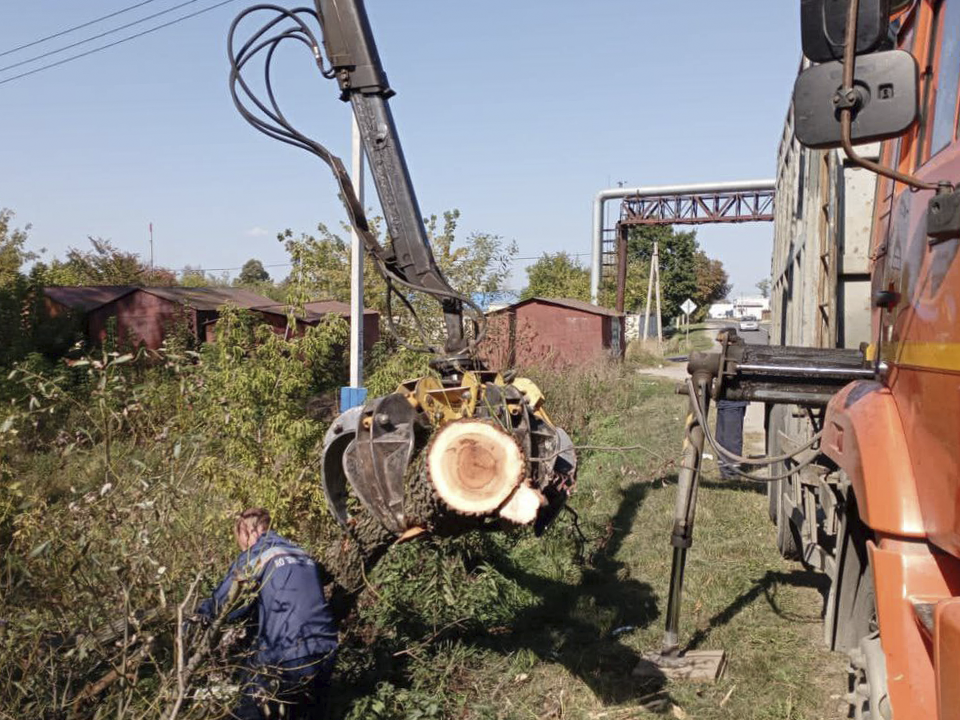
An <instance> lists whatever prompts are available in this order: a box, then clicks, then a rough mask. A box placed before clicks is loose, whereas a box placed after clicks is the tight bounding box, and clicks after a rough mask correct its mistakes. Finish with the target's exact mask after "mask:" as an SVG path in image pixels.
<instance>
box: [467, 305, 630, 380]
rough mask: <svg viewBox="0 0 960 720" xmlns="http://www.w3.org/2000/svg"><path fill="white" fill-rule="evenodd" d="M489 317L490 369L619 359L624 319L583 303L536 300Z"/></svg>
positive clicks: (608, 311) (488, 349) (501, 310)
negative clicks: (610, 358) (609, 358)
mask: <svg viewBox="0 0 960 720" xmlns="http://www.w3.org/2000/svg"><path fill="white" fill-rule="evenodd" d="M487 318H488V329H487V333H488V335H487V340H486V341H485V343H484V345H485V355H486V360H487V362H488V363H489V364H490V366H491V368H497V369H499V368H508V367H521V368H522V367H529V366H531V365H539V366H548V367H555V368H556V367H565V366H571V365H583V364H585V363H590V362H594V361H596V360H599V359H602V358H608V357H615V358H620V357H622V356H623V315H620V314H619V313H617V312H616V311H615V310H610V309H609V308H604V307H599V306H597V305H591V304H590V303H587V302H583V301H582V300H570V299H565V298H541V297H535V298H530V299H528V300H524V301H522V302H519V303H515V304H513V305H508V306H507V307H505V308H501V309H499V310H495V311H493V312H490V313H488V314H487Z"/></svg>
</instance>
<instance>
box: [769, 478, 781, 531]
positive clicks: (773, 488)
mask: <svg viewBox="0 0 960 720" xmlns="http://www.w3.org/2000/svg"><path fill="white" fill-rule="evenodd" d="M781 482H782V481H781V480H777V481H775V482H768V483H767V514H768V515H769V516H770V522H772V523H773V524H776V523H777V505H778V504H779V500H780V483H781Z"/></svg>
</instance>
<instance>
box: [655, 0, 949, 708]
mask: <svg viewBox="0 0 960 720" xmlns="http://www.w3.org/2000/svg"><path fill="white" fill-rule="evenodd" d="M800 5H801V20H802V30H803V33H802V34H803V47H804V56H805V57H804V61H803V64H802V67H801V73H800V75H799V77H798V79H797V83H796V86H795V90H794V96H793V102H792V104H791V108H790V112H789V113H788V116H787V123H786V126H785V131H784V135H783V140H782V143H781V147H780V153H779V158H778V181H777V196H776V231H775V241H774V252H773V262H772V270H773V272H772V290H771V327H770V339H771V344H770V346H769V347H758V346H748V345H744V344H743V343H742V342H740V341H739V340H738V338H737V337H736V334H735V333H730V336H729V337H728V338H727V339H726V340H725V341H724V342H723V343H722V346H721V351H720V353H719V354H717V353H711V354H699V353H694V354H692V355H691V358H690V364H689V368H688V369H689V371H690V374H691V377H690V379H689V380H688V382H687V384H686V389H687V394H688V395H689V397H690V401H691V402H690V405H691V413H690V417H689V418H688V423H687V442H686V443H685V445H684V461H683V467H682V470H681V477H680V482H679V491H678V502H677V513H676V516H675V523H674V533H673V545H674V572H673V581H672V583H671V593H670V608H669V609H668V613H667V633H666V637H665V641H664V653H663V655H664V656H665V657H669V656H670V655H671V652H672V653H673V654H674V655H675V654H676V650H675V648H676V646H677V642H676V641H677V632H678V625H677V621H678V617H679V599H680V594H681V589H682V580H683V564H684V562H685V554H686V551H687V548H689V547H690V543H691V538H692V527H693V517H694V510H695V503H696V485H697V482H698V479H699V472H700V462H701V459H702V451H703V449H704V447H705V445H706V444H707V442H709V443H710V445H711V446H712V448H713V450H714V451H717V452H719V453H720V454H721V455H726V457H727V459H728V460H730V461H735V462H737V463H740V464H739V471H740V472H741V474H743V475H744V476H746V477H748V478H752V479H755V480H762V481H766V482H767V487H768V491H769V492H768V495H769V499H770V516H771V519H772V520H773V521H774V522H775V523H776V525H777V544H778V546H779V548H780V551H781V552H782V553H783V554H784V556H785V557H789V558H794V559H797V560H800V561H801V562H803V563H804V564H805V565H807V566H808V567H812V568H815V569H817V570H820V571H822V572H824V573H826V574H827V575H828V576H829V578H830V580H831V586H830V592H829V596H828V598H827V601H826V609H825V637H826V641H827V643H828V644H829V646H830V647H831V648H833V649H835V650H838V651H843V652H848V653H849V655H850V661H851V662H850V680H849V682H850V686H849V688H848V689H849V694H848V696H847V698H848V700H849V702H850V717H855V718H871V719H872V720H879V719H881V718H883V719H886V720H889V719H890V718H896V719H897V720H905V719H910V720H914V719H916V720H920V719H923V720H926V719H931V720H960V258H958V248H960V191H958V188H957V184H958V182H960V141H958V129H960V0H912V1H910V0H906V1H904V0H801V3H800ZM719 399H732V400H750V401H757V402H763V403H765V405H766V408H767V451H768V452H767V457H766V458H762V459H753V458H742V457H736V456H733V455H731V454H730V453H729V452H725V449H724V448H720V447H718V446H717V444H716V441H715V438H714V437H712V435H711V433H710V429H709V427H708V426H707V423H706V418H707V417H708V415H707V410H708V406H709V403H710V401H711V400H719Z"/></svg>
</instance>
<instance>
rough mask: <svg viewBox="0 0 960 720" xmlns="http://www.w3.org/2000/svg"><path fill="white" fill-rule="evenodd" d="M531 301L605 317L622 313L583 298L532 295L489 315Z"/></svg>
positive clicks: (619, 315)
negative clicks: (593, 303) (592, 303)
mask: <svg viewBox="0 0 960 720" xmlns="http://www.w3.org/2000/svg"><path fill="white" fill-rule="evenodd" d="M531 303H543V304H545V305H556V306H558V307H565V308H569V309H571V310H579V311H580V312H585V313H590V314H592V315H604V316H607V317H622V316H623V314H622V313H618V312H617V311H616V310H611V309H610V308H605V307H600V306H599V305H591V304H590V303H588V302H585V301H583V300H574V299H572V298H545V297H532V298H527V299H526V300H521V301H520V302H518V303H514V304H513V305H507V306H506V307H503V308H499V309H498V310H491V311H490V313H488V314H490V315H495V314H496V313H502V312H505V311H507V310H514V309H516V308H518V307H522V306H524V305H529V304H531Z"/></svg>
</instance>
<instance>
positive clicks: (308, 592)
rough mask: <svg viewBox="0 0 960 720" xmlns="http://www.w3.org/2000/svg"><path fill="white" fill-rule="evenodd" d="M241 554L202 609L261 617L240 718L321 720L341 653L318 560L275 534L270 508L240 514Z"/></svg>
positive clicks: (232, 617) (239, 617)
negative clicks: (337, 656) (338, 651)
mask: <svg viewBox="0 0 960 720" xmlns="http://www.w3.org/2000/svg"><path fill="white" fill-rule="evenodd" d="M234 532H235V537H236V540H237V544H238V545H239V546H240V550H241V552H240V556H239V557H238V558H237V559H236V561H235V562H234V563H233V565H231V566H230V570H229V571H228V572H227V576H226V577H225V578H224V579H223V582H221V583H220V585H219V586H218V587H217V589H216V590H215V591H214V593H213V596H212V597H210V598H208V599H207V600H205V601H204V602H203V603H201V604H200V607H199V608H198V609H197V613H198V616H199V617H200V618H206V619H208V620H210V619H213V618H215V617H219V616H220V614H221V613H227V616H226V621H227V622H238V621H250V622H253V620H254V618H255V619H256V639H255V642H254V648H253V652H252V655H251V657H250V659H249V662H248V663H247V666H246V668H245V671H244V673H243V677H242V680H241V688H240V692H241V699H240V703H239V704H238V705H237V707H236V708H235V709H234V711H233V716H234V717H235V718H237V720H264V719H265V718H281V717H283V718H291V719H293V720H300V719H301V718H302V719H304V720H306V719H310V720H313V719H314V718H321V717H322V716H323V713H324V705H325V696H326V691H327V689H328V687H329V684H330V675H331V673H332V671H333V664H334V660H335V658H336V653H337V625H336V621H335V620H334V618H333V614H332V612H331V610H330V607H329V605H328V604H327V601H326V599H325V597H324V594H323V584H322V582H321V580H320V574H319V568H318V567H317V564H316V562H315V561H314V560H313V559H312V558H311V557H310V556H309V555H308V554H307V553H306V551H304V550H303V549H302V548H301V547H299V546H298V545H296V544H294V543H292V542H290V541H289V540H287V539H286V538H283V537H281V536H280V535H278V534H277V533H275V532H273V531H272V530H271V529H270V514H269V513H268V512H267V511H266V510H265V509H263V508H251V509H249V510H245V511H244V512H242V513H240V515H239V516H238V517H237V521H236V526H235V528H234Z"/></svg>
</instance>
